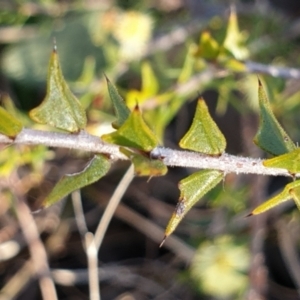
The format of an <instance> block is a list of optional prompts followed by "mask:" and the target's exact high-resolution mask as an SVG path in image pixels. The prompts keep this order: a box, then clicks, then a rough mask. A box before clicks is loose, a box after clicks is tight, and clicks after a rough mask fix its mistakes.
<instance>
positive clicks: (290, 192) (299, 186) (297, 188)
mask: <svg viewBox="0 0 300 300" xmlns="http://www.w3.org/2000/svg"><path fill="white" fill-rule="evenodd" d="M299 192H300V180H297V181H293V182H291V183H289V184H287V185H286V186H285V188H284V189H283V191H282V192H281V193H279V194H278V195H276V196H274V197H272V198H271V199H269V200H267V201H266V202H264V203H262V204H261V205H259V206H258V207H256V208H255V209H254V210H253V211H252V212H251V213H250V215H259V214H261V213H263V212H266V211H268V210H269V209H271V208H273V207H275V206H277V205H279V204H281V203H283V202H286V201H288V200H290V199H292V198H294V200H295V203H296V204H297V206H298V205H299Z"/></svg>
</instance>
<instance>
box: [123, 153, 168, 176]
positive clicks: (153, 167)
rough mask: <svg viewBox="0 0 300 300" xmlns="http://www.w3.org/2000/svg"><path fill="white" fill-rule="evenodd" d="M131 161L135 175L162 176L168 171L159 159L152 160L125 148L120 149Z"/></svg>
mask: <svg viewBox="0 0 300 300" xmlns="http://www.w3.org/2000/svg"><path fill="white" fill-rule="evenodd" d="M120 150H121V152H122V153H124V154H125V155H126V156H127V157H128V158H129V159H130V160H131V162H132V163H133V165H134V172H135V175H137V176H149V177H153V176H163V175H165V174H166V173H167V172H168V168H167V167H166V165H165V164H164V163H163V162H161V161H160V160H153V159H150V158H148V157H146V156H144V155H141V154H139V153H135V152H134V151H130V150H128V149H126V148H121V149H120Z"/></svg>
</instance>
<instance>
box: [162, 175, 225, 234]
mask: <svg viewBox="0 0 300 300" xmlns="http://www.w3.org/2000/svg"><path fill="white" fill-rule="evenodd" d="M223 176H224V175H223V172H220V171H217V170H202V171H199V172H196V173H194V174H192V175H190V176H189V177H187V178H184V179H183V180H181V181H180V182H179V189H180V198H179V201H178V203H177V206H176V208H175V211H174V213H173V215H172V217H171V219H170V221H169V223H168V225H167V228H166V231H165V237H167V236H169V235H170V234H171V233H172V232H173V231H174V230H175V229H176V227H177V226H178V224H179V223H180V221H181V220H182V219H183V217H184V216H185V215H186V214H187V212H188V211H189V210H190V209H191V208H192V207H193V206H194V205H195V204H196V203H197V201H199V199H200V198H201V197H203V196H204V195H205V194H206V193H207V192H209V191H210V190H211V189H212V188H214V187H215V186H216V185H217V184H218V183H219V182H220V181H221V180H222V179H223Z"/></svg>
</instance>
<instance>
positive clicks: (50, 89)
mask: <svg viewBox="0 0 300 300" xmlns="http://www.w3.org/2000/svg"><path fill="white" fill-rule="evenodd" d="M30 117H31V118H32V119H33V120H34V121H36V122H38V123H42V124H48V125H51V126H53V127H56V128H59V129H63V130H66V131H69V132H78V131H80V130H81V129H83V128H85V127H86V122H87V120H86V114H85V111H84V109H83V108H82V107H81V105H80V103H79V101H78V99H77V98H76V97H75V96H74V95H73V94H72V92H71V91H70V89H69V87H68V85H67V83H66V82H65V79H64V77H63V74H62V71H61V68H60V64H59V59H58V54H57V51H56V50H55V49H54V50H53V52H52V55H51V58H50V63H49V69H48V79H47V94H46V97H45V99H44V100H43V102H42V103H41V104H40V105H39V106H38V107H36V108H34V109H32V110H31V111H30Z"/></svg>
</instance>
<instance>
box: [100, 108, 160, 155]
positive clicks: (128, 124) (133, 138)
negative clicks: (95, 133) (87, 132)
mask: <svg viewBox="0 0 300 300" xmlns="http://www.w3.org/2000/svg"><path fill="white" fill-rule="evenodd" d="M101 138H102V139H103V140H104V141H105V142H107V143H111V144H116V145H120V146H124V147H131V148H135V149H139V150H143V151H146V152H149V151H151V150H152V149H153V148H155V147H156V146H157V145H158V139H157V138H156V136H155V135H154V133H153V132H152V131H151V129H150V128H149V126H148V125H147V124H146V122H145V121H144V119H143V116H142V113H141V111H140V109H139V107H138V106H136V107H135V109H134V110H133V111H132V112H131V114H130V115H129V117H128V119H127V120H126V121H125V122H124V124H123V125H122V126H121V127H120V128H119V129H118V130H117V131H115V132H112V133H110V134H105V135H103V136H102V137H101Z"/></svg>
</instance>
